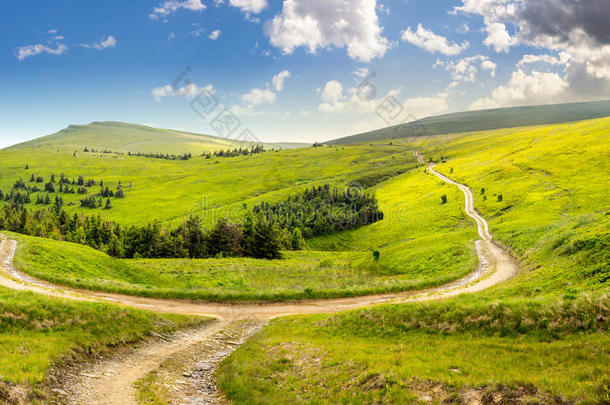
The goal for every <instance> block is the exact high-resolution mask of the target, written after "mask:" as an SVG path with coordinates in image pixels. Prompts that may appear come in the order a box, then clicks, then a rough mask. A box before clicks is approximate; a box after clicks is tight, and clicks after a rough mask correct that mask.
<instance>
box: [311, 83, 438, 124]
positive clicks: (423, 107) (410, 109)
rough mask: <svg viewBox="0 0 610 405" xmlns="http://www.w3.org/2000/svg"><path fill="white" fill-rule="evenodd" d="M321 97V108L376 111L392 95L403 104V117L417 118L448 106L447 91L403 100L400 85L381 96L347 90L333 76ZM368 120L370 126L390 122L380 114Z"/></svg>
mask: <svg viewBox="0 0 610 405" xmlns="http://www.w3.org/2000/svg"><path fill="white" fill-rule="evenodd" d="M359 73H364V72H359ZM367 94H369V93H367ZM320 98H321V103H320V105H318V110H320V111H322V112H325V113H333V114H338V113H341V114H358V115H362V114H375V113H376V112H377V111H378V110H379V109H380V107H381V106H382V104H383V102H384V100H388V99H393V100H395V101H396V102H398V103H399V104H401V105H402V113H401V114H400V115H401V117H400V119H403V120H404V119H405V118H407V117H415V118H413V119H417V118H422V117H426V116H430V115H434V114H439V113H442V112H444V111H447V109H448V93H439V94H437V95H435V96H432V97H413V98H409V99H406V100H404V101H402V102H401V101H399V99H400V89H392V90H390V91H388V92H387V93H386V94H385V95H381V97H380V98H377V97H365V96H363V94H362V93H361V92H360V90H359V89H358V88H350V89H347V90H346V89H344V87H343V85H342V84H341V83H340V82H338V81H337V80H331V81H329V82H327V83H326V85H325V86H324V88H323V89H322V90H321V91H320ZM366 121H367V122H368V123H367V124H366V126H367V127H368V129H371V128H373V127H374V128H379V127H382V126H388V123H387V122H385V125H384V121H383V120H382V119H381V118H380V117H379V116H378V115H377V114H375V115H373V116H372V117H371V116H369V117H368V119H367V120H366ZM358 125H359V124H358ZM358 125H357V126H358ZM360 127H361V128H354V130H357V129H358V130H363V128H362V125H360Z"/></svg>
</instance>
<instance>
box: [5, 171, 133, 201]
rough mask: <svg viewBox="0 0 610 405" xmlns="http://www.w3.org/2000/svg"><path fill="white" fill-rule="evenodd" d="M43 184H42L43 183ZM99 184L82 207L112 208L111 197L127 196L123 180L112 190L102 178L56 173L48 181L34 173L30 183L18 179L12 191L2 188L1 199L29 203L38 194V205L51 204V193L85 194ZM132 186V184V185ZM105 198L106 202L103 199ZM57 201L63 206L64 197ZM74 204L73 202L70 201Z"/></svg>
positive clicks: (85, 199)
mask: <svg viewBox="0 0 610 405" xmlns="http://www.w3.org/2000/svg"><path fill="white" fill-rule="evenodd" d="M41 183H44V186H43V188H41V187H39V186H38V184H41ZM41 185H42V184H41ZM97 185H99V187H100V191H99V193H96V194H94V195H90V196H87V197H85V198H83V199H81V200H80V204H81V207H87V208H98V207H102V206H104V208H105V209H110V208H112V202H111V200H110V198H112V197H114V198H125V192H124V191H123V187H122V184H121V181H120V180H119V184H118V186H117V188H116V191H114V190H111V189H110V188H109V187H108V186H107V185H106V186H105V187H104V181H103V180H100V181H99V182H97V181H96V180H94V179H85V177H84V176H79V177H78V179H72V180H70V179H68V178H67V177H66V176H65V175H64V174H61V175H60V176H59V178H57V177H56V176H55V175H54V174H52V175H51V178H50V180H49V181H48V182H46V183H45V180H44V178H43V177H41V176H35V175H34V174H32V175H31V177H30V184H28V183H26V182H25V181H24V180H23V179H21V178H20V179H19V180H17V181H16V182H15V183H14V185H13V188H12V189H11V191H10V192H8V193H4V192H2V190H0V201H4V202H7V203H9V204H11V205H17V206H22V205H27V204H30V203H32V194H35V193H38V194H37V195H36V201H35V204H36V205H50V204H51V203H52V202H53V201H52V198H51V194H56V195H58V194H77V193H78V194H79V195H85V194H87V193H88V192H89V191H88V189H90V188H92V187H95V186H97ZM130 187H131V185H130ZM103 199H106V200H105V203H104V201H103ZM55 201H56V203H57V201H60V202H61V204H60V206H63V199H62V198H59V199H58V198H57V196H56V198H55ZM70 204H73V203H70Z"/></svg>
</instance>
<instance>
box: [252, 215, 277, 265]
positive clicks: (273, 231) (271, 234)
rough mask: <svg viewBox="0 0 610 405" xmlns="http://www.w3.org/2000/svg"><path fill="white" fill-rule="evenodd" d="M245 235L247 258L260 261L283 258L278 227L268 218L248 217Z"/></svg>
mask: <svg viewBox="0 0 610 405" xmlns="http://www.w3.org/2000/svg"><path fill="white" fill-rule="evenodd" d="M243 234H244V236H243V247H244V251H245V252H246V255H247V256H249V257H255V258H258V259H279V258H280V257H281V254H280V242H279V235H278V231H277V227H276V225H275V223H274V222H273V221H272V220H270V219H269V218H267V217H266V216H264V215H262V214H257V215H248V217H247V218H246V222H245V224H244V232H243Z"/></svg>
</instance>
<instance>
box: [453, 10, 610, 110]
mask: <svg viewBox="0 0 610 405" xmlns="http://www.w3.org/2000/svg"><path fill="white" fill-rule="evenodd" d="M606 3H607V2H604V1H574V0H462V5H461V6H459V7H456V8H455V9H454V13H457V12H463V13H469V14H476V15H480V16H482V17H483V20H484V22H485V25H486V27H487V31H488V34H489V36H488V38H487V39H486V40H485V43H486V44H487V45H489V46H493V47H494V48H495V49H496V50H498V51H506V50H507V49H508V48H509V47H510V46H513V45H520V44H524V45H528V46H533V47H536V48H539V49H546V50H548V51H552V52H557V53H559V55H560V56H559V61H557V60H556V58H555V59H551V58H553V57H541V58H536V57H535V56H531V57H524V59H522V61H520V62H519V64H518V67H519V68H521V67H524V66H526V65H529V64H532V63H546V64H549V65H551V66H553V65H565V70H564V72H563V73H562V75H561V79H562V80H563V81H565V82H567V83H569V85H570V88H569V93H570V94H571V95H572V98H573V99H578V100H583V101H584V100H588V99H599V98H607V94H608V92H609V91H610V25H608V20H609V19H610V7H608V5H607V4H606ZM507 26H511V27H512V29H513V30H514V34H512V36H511V35H509V34H508V29H507Z"/></svg>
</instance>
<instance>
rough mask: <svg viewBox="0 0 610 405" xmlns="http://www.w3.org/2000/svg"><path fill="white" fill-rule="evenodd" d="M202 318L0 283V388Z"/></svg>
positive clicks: (30, 382)
mask: <svg viewBox="0 0 610 405" xmlns="http://www.w3.org/2000/svg"><path fill="white" fill-rule="evenodd" d="M207 321H208V320H207V319H206V318H201V317H186V316H178V315H156V314H153V313H150V312H145V311H139V310H132V309H128V308H125V307H120V306H116V305H108V304H93V303H78V302H74V301H68V300H60V299H51V298H46V297H43V296H40V295H36V294H32V293H25V292H15V291H9V290H6V289H4V288H0V390H1V389H3V387H2V384H3V383H9V384H18V385H25V386H27V387H29V388H30V389H34V388H37V389H41V388H44V387H43V385H44V384H45V381H46V376H47V373H48V372H49V370H50V369H51V367H55V366H58V365H61V364H62V362H64V361H67V360H71V359H75V358H76V359H79V358H82V357H83V356H87V355H91V354H94V353H101V352H103V351H105V350H107V349H108V348H109V347H111V346H116V345H120V344H128V343H134V342H136V341H138V340H141V339H143V338H144V337H146V336H147V335H150V334H151V333H152V332H157V333H159V332H170V331H173V330H176V329H178V328H184V327H186V326H189V325H196V324H201V323H203V322H207Z"/></svg>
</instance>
